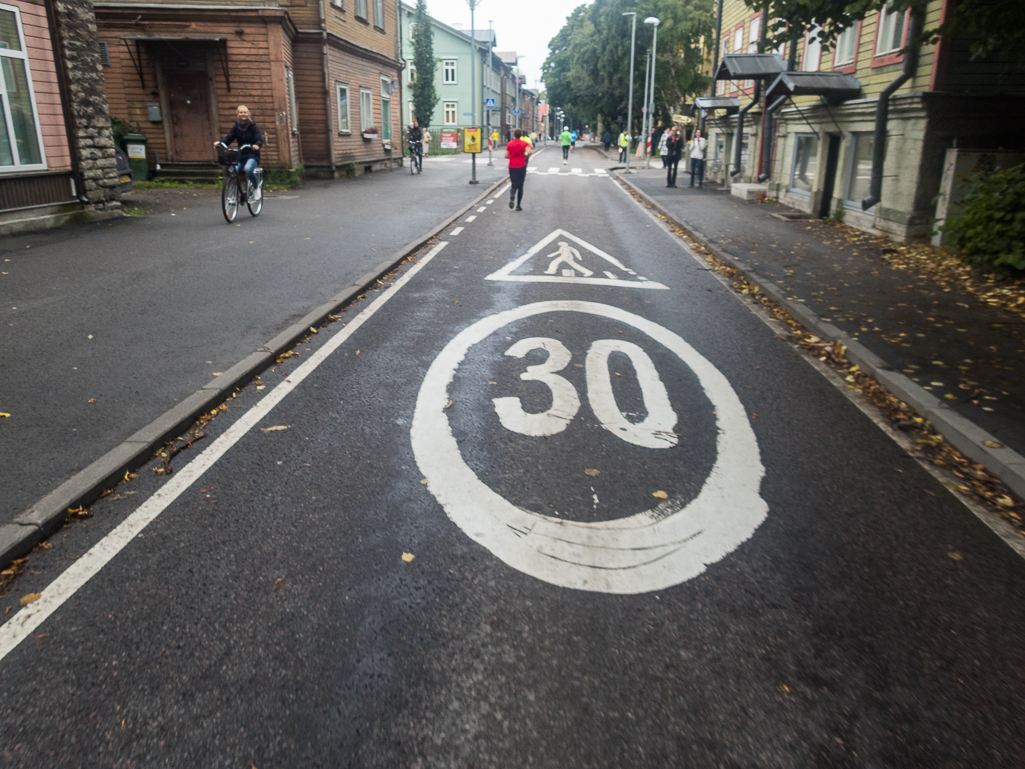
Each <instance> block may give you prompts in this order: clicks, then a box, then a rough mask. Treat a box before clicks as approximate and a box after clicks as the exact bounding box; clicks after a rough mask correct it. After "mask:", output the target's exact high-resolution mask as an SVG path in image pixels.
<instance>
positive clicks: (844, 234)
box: [620, 169, 1025, 495]
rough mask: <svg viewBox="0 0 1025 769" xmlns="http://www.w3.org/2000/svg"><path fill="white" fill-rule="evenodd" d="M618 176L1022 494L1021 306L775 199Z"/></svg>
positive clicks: (1024, 329)
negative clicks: (986, 295) (1007, 306)
mask: <svg viewBox="0 0 1025 769" xmlns="http://www.w3.org/2000/svg"><path fill="white" fill-rule="evenodd" d="M620 178H622V179H624V180H626V181H628V183H630V184H632V185H634V186H635V187H636V188H637V190H639V191H640V192H642V193H644V194H645V195H647V196H648V198H649V199H650V200H651V201H653V202H654V203H655V204H656V205H658V206H659V207H660V208H661V209H662V210H663V211H664V212H665V213H667V214H669V215H670V216H671V217H672V218H674V219H676V220H677V221H678V222H679V223H680V224H681V225H682V226H684V227H685V229H687V230H689V231H690V232H692V233H693V234H695V235H696V236H697V239H698V240H704V241H705V242H707V243H708V244H709V245H710V246H712V248H713V250H716V249H717V250H718V251H720V252H722V254H723V256H724V257H726V258H728V260H729V261H731V262H732V263H733V264H734V265H735V266H738V267H740V268H741V269H742V270H743V271H744V272H746V273H747V274H748V275H749V276H751V277H752V278H754V279H755V280H756V281H757V282H759V283H762V284H763V285H764V286H773V287H775V290H776V291H777V292H778V294H779V295H780V298H781V300H782V303H783V304H784V306H786V307H787V309H788V310H791V315H792V316H793V317H794V318H795V319H796V320H798V321H799V322H801V323H802V324H803V325H805V326H808V324H809V322H811V323H813V327H812V328H810V330H812V331H813V332H814V333H819V331H818V330H817V328H824V329H826V330H829V329H833V330H834V331H836V332H838V333H839V334H842V335H844V336H845V338H849V340H850V341H851V342H852V345H851V346H852V347H853V348H855V349H860V350H861V351H863V353H864V355H866V356H870V357H871V359H872V360H873V361H874V363H875V367H876V368H877V369H878V370H879V371H880V373H881V376H876V377H875V378H876V379H877V380H880V381H881V383H882V384H883V385H884V386H885V387H887V389H889V390H890V391H891V392H892V393H893V394H894V395H897V396H898V397H899V398H901V400H904V401H905V402H906V403H908V405H910V406H912V407H913V408H915V409H916V410H917V411H919V413H920V414H921V415H922V416H924V417H926V418H929V419H930V420H931V421H932V422H933V424H934V426H936V428H937V430H939V431H940V432H941V433H942V434H943V435H944V436H945V437H947V439H948V440H949V441H950V442H951V443H952V444H953V445H954V446H955V447H956V448H958V449H959V450H961V451H962V453H964V454H965V455H966V456H968V457H969V458H970V459H972V460H973V461H976V462H981V463H983V464H985V465H986V466H987V468H988V469H990V471H991V472H993V474H994V475H997V476H998V477H1000V478H1001V479H1002V480H1004V481H1005V482H1007V483H1008V485H1009V486H1011V488H1013V489H1014V490H1015V491H1016V492H1017V493H1018V494H1019V495H1023V494H1025V460H1023V459H1022V455H1025V354H1023V353H1025V318H1023V317H1022V316H1020V315H1017V314H1014V313H1011V312H1008V311H1004V310H1001V309H997V308H994V307H991V306H989V305H987V304H986V303H984V302H983V301H982V299H980V298H979V297H977V296H975V295H973V294H970V293H967V292H965V291H963V290H961V289H960V288H959V287H958V286H956V285H953V284H950V283H945V282H943V281H942V280H939V279H937V278H936V277H934V276H932V275H930V274H925V273H924V272H923V271H922V270H920V269H917V268H914V267H912V266H910V265H909V264H908V263H907V261H908V260H902V259H901V256H902V254H903V253H904V252H903V251H902V248H903V247H902V246H900V245H899V244H895V243H893V242H892V241H889V240H887V239H883V238H879V237H876V236H874V235H871V234H869V233H865V232H861V231H859V230H855V229H853V228H849V227H844V226H842V225H840V226H834V225H827V224H824V223H822V222H821V221H818V220H807V219H804V220H801V219H789V218H788V217H787V216H786V214H793V213H795V212H794V210H793V209H790V208H787V207H786V206H782V205H779V204H777V203H771V202H769V203H748V202H744V201H742V200H739V199H738V198H736V197H733V196H731V195H723V194H721V190H720V189H718V188H712V189H708V188H707V185H706V189H692V188H688V187H687V186H686V184H687V183H688V181H687V178H686V177H685V176H684V175H683V174H682V173H681V181H680V188H679V189H666V188H665V186H664V180H663V175H662V173H661V172H660V171H657V170H655V169H652V170H650V171H645V170H639V171H638V172H637V173H633V174H630V176H629V177H623V176H621V177H620ZM779 214H784V216H777V215H779ZM816 327H817V328H816ZM825 336H828V334H826V335H825ZM852 352H853V350H852V351H849V357H851V359H852V360H854V358H855V354H850V353H852ZM855 362H857V361H855ZM862 368H865V366H862ZM884 379H885V380H886V381H882V380H884ZM902 383H903V384H902ZM923 412H927V413H923ZM986 433H988V434H989V435H988V436H987V435H986ZM987 441H988V443H987ZM990 444H995V445H993V446H991V445H990ZM1015 478H1017V479H1018V480H1017V482H1013V481H1014V479H1015ZM1009 479H1010V480H1009Z"/></svg>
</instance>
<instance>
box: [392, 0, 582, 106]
mask: <svg viewBox="0 0 1025 769" xmlns="http://www.w3.org/2000/svg"><path fill="white" fill-rule="evenodd" d="M406 2H407V3H408V4H409V5H416V0H406ZM589 3H590V0H511V2H510V0H480V4H479V5H478V6H477V9H476V11H474V14H473V20H474V26H475V27H477V28H479V29H487V28H488V20H491V21H493V22H494V24H493V28H494V30H495V40H496V42H497V43H498V45H497V46H496V50H498V51H516V53H517V55H520V54H522V55H523V58H522V59H520V70H521V71H522V72H523V74H524V75H526V76H527V87H528V88H536V87H538V81H540V79H541V65H542V64H544V62H545V59H546V58H548V41H550V40H551V39H552V38H553V37H555V35H556V34H558V32H559V30H560V29H562V26H563V24H565V23H566V17H568V16H569V15H570V13H572V12H573V9H574V8H576V7H578V6H581V5H588V4H589ZM427 12H428V13H429V14H430V15H431V16H433V17H434V18H435V19H437V20H438V21H440V22H442V23H444V24H448V25H449V26H451V25H452V22H456V23H459V24H462V25H463V27H465V29H466V30H467V31H469V29H470V6H469V5H467V3H466V0H427Z"/></svg>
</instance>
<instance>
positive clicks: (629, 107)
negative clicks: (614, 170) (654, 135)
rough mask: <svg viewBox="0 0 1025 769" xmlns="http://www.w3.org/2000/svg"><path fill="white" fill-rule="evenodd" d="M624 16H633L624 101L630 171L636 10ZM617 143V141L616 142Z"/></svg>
mask: <svg viewBox="0 0 1025 769" xmlns="http://www.w3.org/2000/svg"><path fill="white" fill-rule="evenodd" d="M623 15H624V16H633V17H634V18H633V26H632V27H631V29H630V95H629V96H627V102H626V172H627V173H630V134H631V132H632V129H631V126H632V125H633V119H634V48H635V44H636V42H637V12H636V11H628V12H627V13H624V14H623ZM616 143H617V144H618V143H619V142H616Z"/></svg>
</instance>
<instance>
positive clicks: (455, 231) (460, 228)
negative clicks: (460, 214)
mask: <svg viewBox="0 0 1025 769" xmlns="http://www.w3.org/2000/svg"><path fill="white" fill-rule="evenodd" d="M462 231H463V228H462V227H456V228H455V229H454V230H452V232H450V233H449V234H450V235H458V234H459V233H460V232H462Z"/></svg>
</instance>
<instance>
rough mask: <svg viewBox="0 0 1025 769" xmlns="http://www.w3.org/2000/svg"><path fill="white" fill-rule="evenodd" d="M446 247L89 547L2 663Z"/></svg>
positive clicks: (3, 636) (14, 633)
mask: <svg viewBox="0 0 1025 769" xmlns="http://www.w3.org/2000/svg"><path fill="white" fill-rule="evenodd" d="M447 245H448V241H442V242H440V243H438V245H436V246H435V247H434V248H432V249H431V250H430V251H428V252H427V253H426V254H424V256H423V258H421V259H420V261H419V262H417V263H416V264H414V265H413V266H412V267H410V268H409V269H408V270H407V271H406V273H405V275H403V276H402V277H400V278H399V279H398V280H396V281H395V283H394V284H393V285H392V286H391V288H389V289H388V290H387V291H385V292H384V293H383V294H381V295H380V296H379V297H378V298H377V299H375V300H374V301H373V303H371V304H370V305H369V306H368V307H367V308H366V309H365V310H363V312H361V313H360V314H359V315H357V316H356V317H355V318H353V320H352V321H351V322H350V323H349V324H348V325H347V326H344V327H342V328H341V329H340V330H339V331H338V332H337V333H336V334H335V335H334V336H333V337H331V339H329V340H328V342H327V343H326V344H325V345H324V346H323V347H321V348H320V349H319V350H317V352H315V353H314V354H313V356H312V357H311V358H310V359H309V360H308V361H306V362H305V363H303V364H302V365H301V366H299V367H298V368H297V369H296V370H295V371H293V372H292V373H291V374H289V375H288V377H286V378H285V381H284V382H282V383H281V384H279V385H278V386H277V387H275V388H274V389H273V390H271V391H270V392H269V393H267V395H265V396H264V397H263V399H262V400H261V401H260V402H259V403H257V404H256V405H255V406H253V408H251V409H250V410H249V411H247V412H246V413H245V414H243V415H242V417H241V418H240V419H239V420H238V421H237V422H236V423H235V424H233V425H232V426H231V427H229V428H228V429H227V430H225V431H224V433H223V434H222V435H221V436H220V437H219V438H218V439H217V440H216V441H214V442H213V443H212V444H211V445H210V446H209V447H208V448H207V449H206V450H205V451H203V453H201V454H200V455H199V456H197V457H196V458H195V459H193V460H192V461H191V462H189V463H188V464H187V465H186V466H185V467H183V468H182V469H181V470H178V471H177V472H176V473H175V474H174V475H173V476H171V479H170V480H169V481H168V482H167V483H165V484H164V485H163V486H162V487H161V488H160V489H159V490H157V491H156V492H155V493H154V494H153V496H151V497H150V498H149V499H147V500H146V501H145V502H144V503H143V504H142V505H141V506H140V507H139V508H138V509H137V510H136V511H135V512H133V513H132V514H131V515H129V516H128V517H127V518H126V519H125V520H124V521H122V522H121V523H120V524H119V525H118V526H117V528H115V529H114V530H113V531H111V532H110V533H109V534H107V536H105V537H104V538H103V539H101V540H100V541H99V542H98V543H97V544H95V545H94V546H93V547H91V548H89V550H88V551H86V553H85V554H84V555H82V557H81V558H79V559H78V560H77V561H75V562H74V563H73V564H71V566H69V567H68V568H67V569H65V571H64V572H63V573H62V574H61V575H60V576H59V577H57V579H55V580H54V581H53V582H51V583H50V584H49V585H48V586H47V587H46V588H45V589H44V590H43V593H42V597H41V598H40V599H39V600H38V601H36V602H35V603H31V604H29V605H28V606H26V607H25V608H23V609H22V610H21V611H19V612H18V613H17V614H15V615H14V616H13V617H11V619H9V620H8V621H7V622H6V623H5V624H4V625H3V626H2V627H0V660H3V659H4V658H5V657H6V656H7V655H8V654H10V653H11V652H12V651H13V650H14V649H15V647H17V646H18V644H19V643H21V642H22V641H23V640H25V638H27V637H28V636H29V635H30V634H31V633H32V631H33V630H35V629H36V628H37V627H39V626H40V625H41V624H42V623H43V622H44V621H45V620H46V618H47V617H49V616H50V615H51V614H53V613H54V612H55V611H57V609H59V608H60V607H61V605H62V604H63V603H64V602H65V601H67V600H68V599H69V598H71V596H73V595H74V594H75V593H76V592H78V590H79V588H81V587H82V586H83V585H85V583H86V582H88V581H89V580H90V579H92V578H93V577H94V576H95V575H96V574H97V573H99V571H100V569H102V568H103V567H104V566H106V565H107V564H108V563H109V562H110V561H111V560H112V559H113V558H114V556H116V555H117V554H118V553H119V552H121V550H122V549H124V547H125V545H127V544H128V543H129V542H131V541H132V540H133V539H134V538H135V537H136V536H138V534H139V532H141V531H142V530H143V529H144V528H146V526H148V525H149V524H150V522H152V521H153V519H154V518H156V517H157V516H158V515H160V514H161V513H162V512H164V510H166V509H167V507H168V505H170V504H171V503H172V502H174V500H176V499H177V498H178V497H179V496H180V495H181V494H182V493H183V492H184V491H185V490H186V489H188V488H189V487H190V486H191V485H192V484H193V483H195V482H196V481H197V480H199V479H200V478H201V477H202V476H203V474H204V473H205V472H206V471H207V470H209V469H210V468H211V467H213V465H214V463H215V462H217V460H218V459H220V458H221V457H222V456H224V454H225V453H226V452H227V451H228V449H230V448H231V447H232V446H234V445H235V444H236V443H238V442H239V440H241V439H242V437H243V436H244V435H245V434H246V433H248V432H249V431H250V430H251V429H253V427H255V426H256V425H257V424H258V423H259V422H260V420H261V419H263V418H264V417H265V416H267V414H269V413H270V412H271V410H272V409H273V408H274V407H275V406H277V405H278V404H279V403H280V402H281V401H282V400H284V398H285V396H287V395H288V394H289V393H291V392H292V391H293V390H294V389H295V388H296V387H298V385H299V384H300V383H301V382H302V381H303V380H304V379H306V377H308V376H309V375H310V374H312V373H313V372H314V371H315V370H316V369H317V367H318V366H319V365H320V364H321V363H323V362H324V361H325V360H327V358H328V356H330V355H331V353H333V352H334V351H335V350H337V349H338V348H339V347H341V346H342V344H344V343H345V341H346V340H347V339H348V338H349V337H351V336H352V335H353V334H354V333H355V332H356V331H357V330H358V329H359V328H360V327H361V326H362V325H363V324H364V323H366V322H367V321H368V320H370V318H371V317H373V315H374V314H375V313H376V312H377V311H378V310H380V309H381V308H382V307H383V306H384V305H385V303H386V302H387V301H388V300H389V299H391V298H392V297H393V296H395V294H396V293H398V291H399V290H400V289H401V288H402V287H403V286H404V285H406V283H408V282H409V281H410V279H411V278H412V277H413V276H414V275H416V274H417V273H418V272H419V271H420V270H422V269H423V268H424V267H426V266H427V264H428V263H429V262H430V261H431V259H433V258H434V257H435V256H437V255H438V253H439V252H440V251H441V250H442V249H443V248H444V247H445V246H447Z"/></svg>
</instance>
